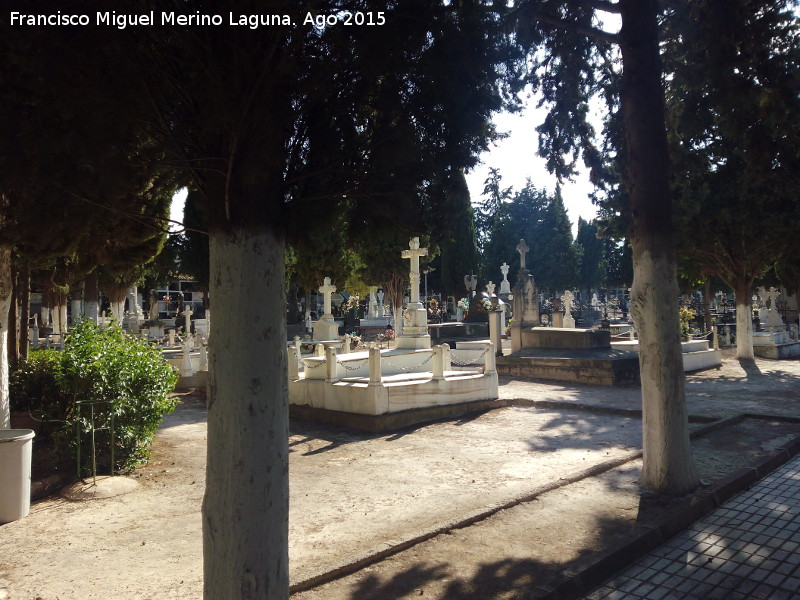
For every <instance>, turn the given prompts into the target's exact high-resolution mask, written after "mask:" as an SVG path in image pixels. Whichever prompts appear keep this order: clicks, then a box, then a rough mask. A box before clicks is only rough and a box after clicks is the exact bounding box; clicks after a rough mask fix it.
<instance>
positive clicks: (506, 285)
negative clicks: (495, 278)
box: [500, 263, 511, 294]
mask: <svg viewBox="0 0 800 600" xmlns="http://www.w3.org/2000/svg"><path fill="white" fill-rule="evenodd" d="M509 270H511V267H510V266H508V265H507V264H506V263H503V264H502V265H500V272H501V273H502V274H503V281H501V282H500V293H501V294H510V293H511V283H510V282H509V281H508V272H509Z"/></svg>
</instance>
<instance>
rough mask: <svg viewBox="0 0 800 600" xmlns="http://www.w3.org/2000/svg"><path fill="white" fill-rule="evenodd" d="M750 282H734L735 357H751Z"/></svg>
mask: <svg viewBox="0 0 800 600" xmlns="http://www.w3.org/2000/svg"><path fill="white" fill-rule="evenodd" d="M752 291H753V290H752V282H750V281H744V282H736V286H735V287H734V289H733V293H734V295H735V296H736V358H745V359H751V360H752V359H753V358H755V354H754V353H753V304H752V300H751V298H750V294H751V293H752Z"/></svg>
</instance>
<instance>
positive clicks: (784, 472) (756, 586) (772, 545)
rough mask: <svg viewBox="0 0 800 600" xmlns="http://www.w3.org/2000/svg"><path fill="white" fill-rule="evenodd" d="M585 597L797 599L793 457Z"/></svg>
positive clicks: (799, 554)
mask: <svg viewBox="0 0 800 600" xmlns="http://www.w3.org/2000/svg"><path fill="white" fill-rule="evenodd" d="M586 598H587V599H588V600H617V599H628V598H630V599H638V598H641V599H647V600H673V599H675V600H677V599H690V598H691V599H703V600H711V599H718V600H723V599H724V600H745V599H750V598H764V599H770V600H772V599H776V600H777V599H789V598H800V456H797V457H795V458H793V459H792V460H790V461H789V462H788V463H786V464H785V465H784V466H783V467H781V468H780V469H778V470H776V471H774V472H773V473H771V474H770V475H768V476H767V477H765V478H764V479H762V480H761V481H760V482H758V483H757V484H756V485H754V486H752V487H751V488H750V489H749V490H748V491H745V492H743V493H741V494H739V495H738V496H736V497H734V498H732V499H731V500H729V501H728V502H726V503H724V504H723V505H722V506H720V507H719V508H717V509H716V510H714V511H713V512H711V513H709V514H708V515H707V516H706V517H705V518H703V519H701V520H699V521H697V522H696V523H694V524H693V525H691V526H690V527H689V528H688V529H687V530H685V531H684V532H683V533H681V534H679V535H677V536H675V537H674V538H672V539H671V540H670V541H668V542H667V543H666V544H664V545H663V546H661V547H659V548H658V549H657V550H655V551H654V552H651V553H650V554H648V555H646V556H645V557H643V558H641V559H640V560H638V561H636V562H635V563H634V564H633V565H632V566H630V567H628V568H627V569H626V570H625V571H624V572H622V573H620V574H619V575H617V576H615V577H613V578H612V579H611V580H610V581H607V582H606V583H605V584H604V585H602V586H601V587H599V588H598V589H596V590H595V591H594V592H592V593H591V594H589V595H588V596H586Z"/></svg>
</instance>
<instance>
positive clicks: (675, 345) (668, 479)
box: [631, 250, 697, 494]
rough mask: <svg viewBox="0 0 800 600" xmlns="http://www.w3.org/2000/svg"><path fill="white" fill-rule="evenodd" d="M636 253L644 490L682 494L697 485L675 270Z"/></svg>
mask: <svg viewBox="0 0 800 600" xmlns="http://www.w3.org/2000/svg"><path fill="white" fill-rule="evenodd" d="M637 254H639V253H637V252H636V250H634V263H633V264H634V279H633V286H632V287H631V313H632V315H633V321H634V325H635V326H636V330H637V332H638V336H639V368H640V374H641V382H642V444H643V446H642V447H643V448H644V456H645V460H644V465H643V467H642V480H641V481H642V484H643V485H644V486H645V487H648V488H651V489H654V490H658V491H668V492H669V493H673V494H681V493H686V492H689V491H691V490H692V489H693V488H694V487H695V486H696V484H697V477H696V475H695V471H694V461H693V460H692V449H691V444H690V441H689V436H688V428H689V417H688V413H687V409H686V401H685V389H684V381H685V377H684V372H683V356H682V352H681V339H680V326H679V319H678V283H677V279H676V278H675V270H674V265H670V261H669V260H665V259H664V258H661V257H657V256H656V257H654V256H653V255H652V254H651V253H649V252H643V253H641V255H640V256H637Z"/></svg>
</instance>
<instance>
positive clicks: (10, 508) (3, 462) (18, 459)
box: [0, 429, 34, 523]
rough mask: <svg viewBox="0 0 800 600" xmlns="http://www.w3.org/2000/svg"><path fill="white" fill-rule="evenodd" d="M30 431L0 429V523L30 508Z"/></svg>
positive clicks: (31, 437) (31, 443) (31, 435)
mask: <svg viewBox="0 0 800 600" xmlns="http://www.w3.org/2000/svg"><path fill="white" fill-rule="evenodd" d="M33 435H34V433H33V431H32V430H31V429H0V523H10V522H11V521H16V520H17V519H21V518H22V517H24V516H26V515H27V514H28V512H29V511H30V508H31V452H32V450H33Z"/></svg>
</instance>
